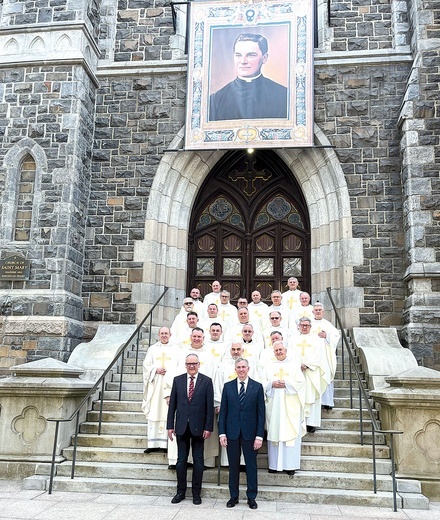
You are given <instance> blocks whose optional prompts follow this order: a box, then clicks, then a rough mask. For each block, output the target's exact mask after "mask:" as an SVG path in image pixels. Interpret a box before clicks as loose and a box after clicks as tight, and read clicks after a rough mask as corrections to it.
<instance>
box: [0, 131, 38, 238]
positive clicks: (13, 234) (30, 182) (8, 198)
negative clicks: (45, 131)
mask: <svg viewBox="0 0 440 520" xmlns="http://www.w3.org/2000/svg"><path fill="white" fill-rule="evenodd" d="M45 171H47V159H46V154H45V153H44V150H43V149H42V148H41V146H39V145H38V144H37V143H36V142H35V141H34V140H33V139H29V138H25V139H22V140H21V141H19V142H18V143H16V144H15V145H14V146H13V147H12V148H11V149H10V150H9V151H8V153H7V154H6V155H5V157H4V160H3V164H2V165H1V168H0V174H3V176H4V179H5V184H4V189H3V190H2V191H0V202H1V223H0V240H1V241H2V242H3V243H4V244H8V243H9V242H31V241H32V239H33V234H35V233H36V223H37V221H38V211H39V207H40V202H41V186H40V184H41V177H42V175H43V173H44V172H45Z"/></svg>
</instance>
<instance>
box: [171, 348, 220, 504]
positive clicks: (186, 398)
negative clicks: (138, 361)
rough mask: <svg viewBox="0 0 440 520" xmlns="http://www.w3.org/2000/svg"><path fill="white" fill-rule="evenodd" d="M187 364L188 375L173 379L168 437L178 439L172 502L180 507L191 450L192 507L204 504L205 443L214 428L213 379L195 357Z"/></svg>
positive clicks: (189, 358)
mask: <svg viewBox="0 0 440 520" xmlns="http://www.w3.org/2000/svg"><path fill="white" fill-rule="evenodd" d="M185 365H186V373H185V374H182V375H180V376H176V377H175V378H174V381H173V386H172V389H171V395H170V402H169V406H168V416H167V430H168V438H169V439H170V440H171V441H173V440H174V437H176V439H177V463H176V473H177V493H176V495H174V497H173V499H172V500H171V503H172V504H178V503H179V502H181V501H182V500H184V498H185V493H186V487H187V480H186V476H187V475H186V474H187V468H188V455H189V449H190V447H191V448H192V456H193V474H192V495H193V504H196V505H199V504H201V503H202V499H201V498H200V491H201V489H202V478H203V469H204V462H203V452H204V443H205V439H208V438H209V437H210V436H211V433H212V430H213V425H214V389H213V386H212V379H211V378H210V377H208V376H205V375H203V374H200V373H199V366H200V362H199V358H198V356H197V355H196V354H189V355H188V356H186V361H185Z"/></svg>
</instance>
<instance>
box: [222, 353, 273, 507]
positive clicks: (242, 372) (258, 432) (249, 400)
mask: <svg viewBox="0 0 440 520" xmlns="http://www.w3.org/2000/svg"><path fill="white" fill-rule="evenodd" d="M235 372H236V373H237V379H233V380H232V381H229V382H228V383H226V384H225V386H224V387H223V392H222V399H221V404H220V413H219V418H218V432H219V438H220V444H221V445H222V446H224V447H226V451H227V453H228V460H229V493H230V496H231V498H230V499H229V500H228V502H227V504H226V506H227V507H234V506H235V504H238V488H239V480H240V453H241V450H243V455H244V461H245V463H246V481H247V490H246V496H247V503H248V506H249V507H250V508H251V509H257V507H258V505H257V502H256V501H255V498H256V497H257V492H258V478H257V453H258V450H259V449H260V448H261V445H262V443H263V435H264V422H265V418H266V410H265V406H264V392H263V387H262V385H261V383H257V381H254V380H253V379H251V378H250V377H248V372H249V363H248V361H247V359H242V358H240V359H237V360H236V362H235Z"/></svg>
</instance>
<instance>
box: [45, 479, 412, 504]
mask: <svg viewBox="0 0 440 520" xmlns="http://www.w3.org/2000/svg"><path fill="white" fill-rule="evenodd" d="M275 476H278V475H275ZM290 478H291V479H292V481H293V480H294V479H295V478H296V475H295V476H293V477H290ZM53 489H54V491H75V492H85V493H122V494H136V495H140V494H142V495H161V496H169V497H172V496H173V495H174V493H175V492H176V482H175V479H172V480H169V481H156V480H143V479H142V480H137V479H109V478H86V477H77V478H75V479H74V480H71V479H70V476H60V477H58V476H57V477H56V479H55V480H54V485H53ZM202 496H203V497H205V498H222V499H224V500H225V502H226V501H227V499H228V497H229V492H228V486H227V485H226V484H221V485H220V486H217V484H213V483H209V482H207V483H206V484H205V483H204V485H203V491H202ZM240 500H245V497H244V492H243V491H242V492H241V496H240ZM258 500H259V501H261V500H270V501H289V502H297V503H316V504H341V505H342V504H344V505H353V506H377V507H386V508H392V507H393V499H392V493H391V492H389V491H378V492H377V493H376V494H374V493H373V492H372V491H368V490H345V489H341V488H339V489H328V488H310V487H294V486H291V485H290V482H289V485H288V486H265V485H261V486H259V488H258ZM404 502H405V500H404V498H402V496H400V495H398V496H397V507H398V508H402V507H404ZM420 505H422V504H418V508H420Z"/></svg>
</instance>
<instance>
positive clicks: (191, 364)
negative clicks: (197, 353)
mask: <svg viewBox="0 0 440 520" xmlns="http://www.w3.org/2000/svg"><path fill="white" fill-rule="evenodd" d="M185 365H186V366H187V367H196V366H197V365H200V362H198V363H185Z"/></svg>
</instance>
